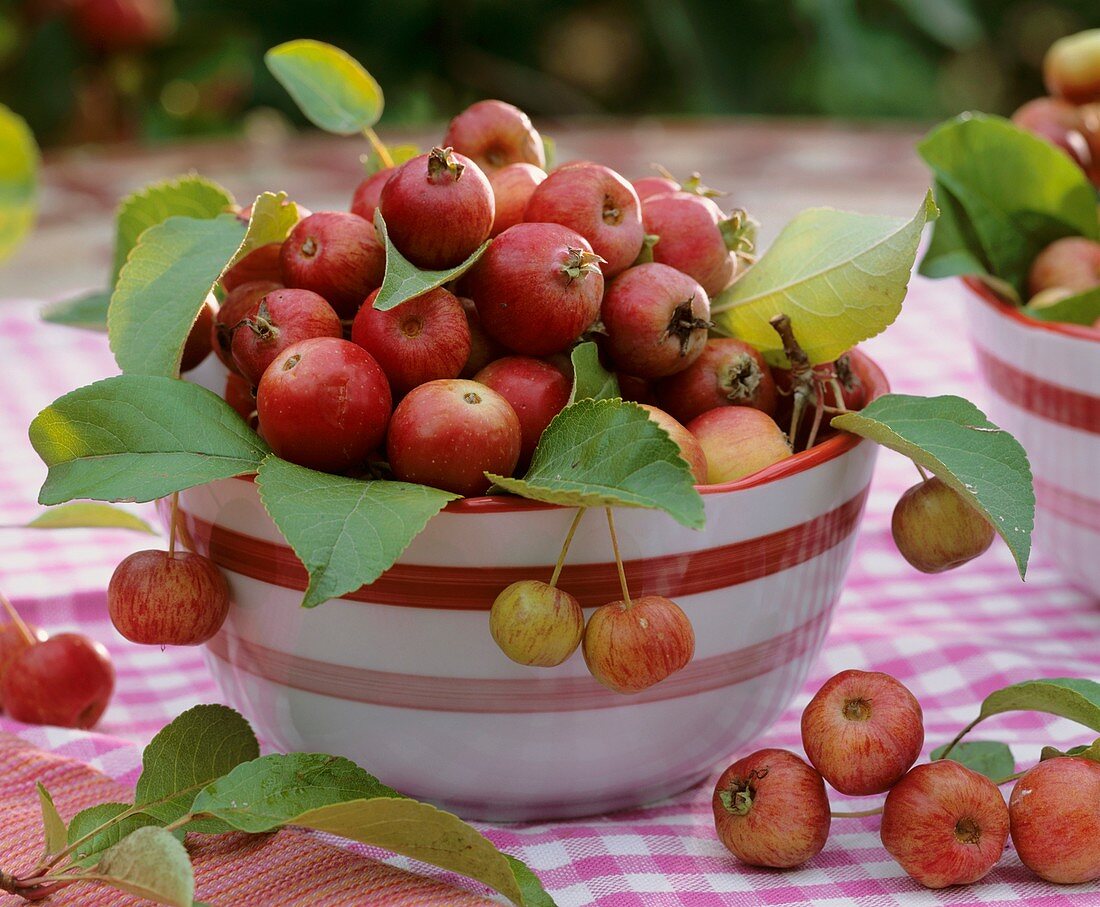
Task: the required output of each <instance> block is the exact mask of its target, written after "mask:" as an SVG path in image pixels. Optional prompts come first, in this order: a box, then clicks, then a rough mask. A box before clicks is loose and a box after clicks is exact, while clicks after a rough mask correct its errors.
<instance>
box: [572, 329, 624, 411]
mask: <svg viewBox="0 0 1100 907" xmlns="http://www.w3.org/2000/svg"><path fill="white" fill-rule="evenodd" d="M569 358H570V359H571V360H572V362H573V390H572V391H571V392H570V394H569V402H570V403H576V402H577V401H578V400H611V399H614V398H615V397H620V396H621V393H620V391H619V379H618V378H616V377H615V374H614V372H609V371H608V370H607V369H605V368H604V367H603V363H601V362H600V350H599V347H597V346H596V344H595V343H594V342H593V341H591V340H588V341H585V342H584V343H578V344H577V345H576V346H575V347H573V352H572V353H570V354H569Z"/></svg>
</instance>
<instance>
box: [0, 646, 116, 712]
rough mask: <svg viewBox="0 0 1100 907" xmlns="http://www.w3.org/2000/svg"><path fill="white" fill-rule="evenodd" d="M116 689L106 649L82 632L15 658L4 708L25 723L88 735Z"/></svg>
mask: <svg viewBox="0 0 1100 907" xmlns="http://www.w3.org/2000/svg"><path fill="white" fill-rule="evenodd" d="M114 687H115V671H114V667H113V666H112V664H111V657H110V655H108V653H107V650H106V649H105V648H104V647H103V645H101V644H100V643H98V642H94V641H93V640H91V639H89V638H88V637H86V636H83V635H81V634H79V633H58V634H56V635H54V636H50V637H49V638H47V639H45V640H44V641H42V642H39V643H36V644H35V645H33V646H27V647H26V648H25V649H23V650H22V651H20V652H19V653H18V654H16V655H15V656H14V657H13V658H12V660H11V662H10V663H9V665H8V670H7V672H6V673H5V674H4V678H3V683H2V684H0V705H3V709H4V711H5V712H6V713H7V714H8V715H9V716H10V717H11V718H13V719H14V720H16V721H22V722H24V723H25V724H49V725H54V726H56V727H67V728H79V729H81V730H87V729H89V728H92V727H94V726H95V725H96V723H97V722H98V721H99V719H100V718H101V717H102V716H103V713H104V712H105V711H106V710H107V705H108V703H110V701H111V694H112V693H113V692H114Z"/></svg>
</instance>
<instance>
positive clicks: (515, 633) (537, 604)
mask: <svg viewBox="0 0 1100 907" xmlns="http://www.w3.org/2000/svg"><path fill="white" fill-rule="evenodd" d="M489 632H490V633H491V634H492V636H493V640H494V641H495V642H496V644H497V645H498V646H500V649H501V651H502V652H503V653H504V654H505V655H507V656H508V657H509V658H510V659H512V661H515V662H518V663H519V664H522V665H529V666H531V667H538V668H552V667H554V666H555V665H560V664H561V663H562V662H563V661H565V660H566V659H567V658H568V657H569V656H570V655H572V654H573V653H574V652H576V651H577V646H579V645H580V644H581V637H582V636H583V635H584V611H583V610H582V609H581V606H580V604H579V603H578V602H577V600H576V599H575V598H574V597H573V596H572V595H570V594H569V593H568V592H566V591H564V590H562V589H558V588H555V587H554V586H551V585H550V584H549V583H543V582H539V581H538V580H533V579H532V580H520V581H519V582H517V583H512V585H510V586H509V587H508V588H506V589H505V590H504V591H503V592H501V593H500V595H498V596H497V597H496V600H495V601H494V602H493V607H492V608H491V609H490V611H489Z"/></svg>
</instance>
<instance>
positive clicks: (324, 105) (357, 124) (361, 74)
mask: <svg viewBox="0 0 1100 907" xmlns="http://www.w3.org/2000/svg"><path fill="white" fill-rule="evenodd" d="M264 61H265V62H266V63H267V68H268V69H270V70H271V74H272V75H273V76H275V78H276V79H277V80H278V81H279V83H280V84H281V85H282V86H283V88H285V89H286V90H287V93H288V94H289V95H290V96H291V97H292V98H293V99H294V103H295V104H297V105H298V107H299V108H301V111H302V113H304V114H305V115H306V117H307V118H308V119H309V120H310V122H312V123H313V124H314V125H315V126H319V127H320V128H321V129H324V130H325V131H326V132H335V133H337V134H338V135H352V134H353V133H356V132H362V131H363V130H364V129H369V128H370V127H371V126H373V125H374V124H375V123H377V122H378V120H379V118H380V117H381V116H382V107H383V104H384V100H383V97H382V88H381V86H380V85H379V84H378V83H377V82H376V81H375V80H374V77H373V76H372V75H371V74H370V73H369V72H367V71H366V69H364V68H363V66H362V65H361V64H360V63H359V62H358V61H357V60H356V59H355V58H353V57H352V56H350V55H349V54H347V53H345V52H344V51H342V50H340V48H338V47H333V46H332V45H331V44H324V43H322V42H320V41H311V40H308V39H301V40H298V41H288V42H286V43H285V44H280V45H279V46H278V47H273V48H271V50H269V51H268V52H267V53H266V54H265V55H264Z"/></svg>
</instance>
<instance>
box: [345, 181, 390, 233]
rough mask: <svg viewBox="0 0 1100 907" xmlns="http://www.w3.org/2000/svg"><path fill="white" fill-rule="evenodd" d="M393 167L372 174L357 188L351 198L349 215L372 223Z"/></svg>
mask: <svg viewBox="0 0 1100 907" xmlns="http://www.w3.org/2000/svg"><path fill="white" fill-rule="evenodd" d="M395 169H396V168H394V167H384V168H383V169H381V170H379V171H377V172H376V173H372V174H371V175H370V176H368V177H367V178H366V179H365V180H363V181H362V182H361V183H360V184H359V185H358V186H356V187H355V193H354V194H353V195H352V197H351V213H352V214H356V215H358V216H359V217H361V218H363V220H365V221H367V222H368V223H371V224H373V223H374V212H375V211H377V210H378V203H379V202H380V201H381V199H382V189H383V188H385V185H386V183H388V182H389V181H390V177H391V176H393V174H394V170H395Z"/></svg>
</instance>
